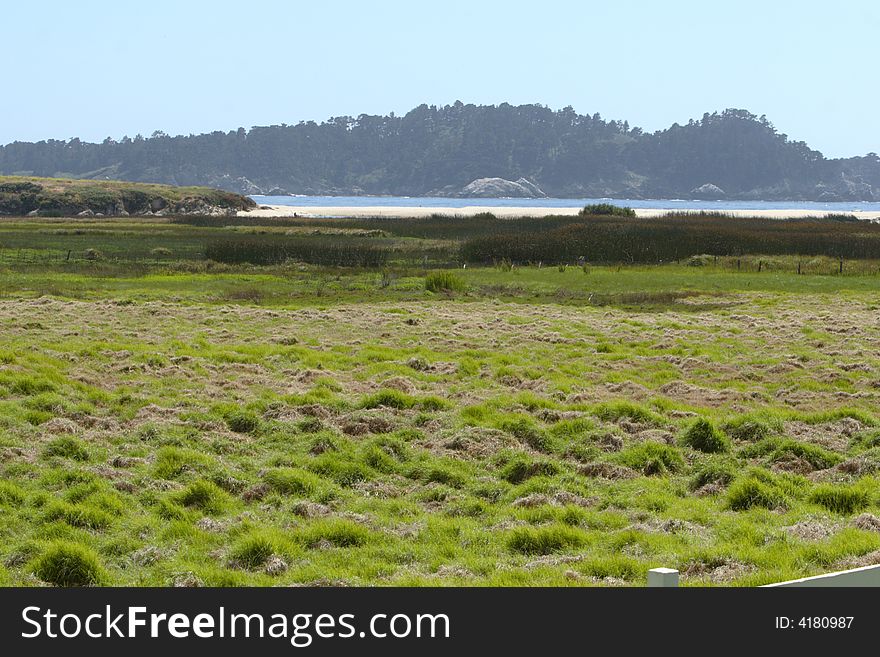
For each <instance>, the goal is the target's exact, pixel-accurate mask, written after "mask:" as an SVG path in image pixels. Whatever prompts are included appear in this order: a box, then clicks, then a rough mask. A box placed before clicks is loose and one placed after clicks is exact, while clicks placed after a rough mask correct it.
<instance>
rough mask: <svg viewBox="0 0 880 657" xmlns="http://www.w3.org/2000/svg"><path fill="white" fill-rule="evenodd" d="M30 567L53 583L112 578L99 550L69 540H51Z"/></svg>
mask: <svg viewBox="0 0 880 657" xmlns="http://www.w3.org/2000/svg"><path fill="white" fill-rule="evenodd" d="M31 571H32V572H33V573H34V575H36V576H37V577H38V578H40V579H41V580H42V581H44V582H46V583H48V584H52V585H53V586H65V587H67V586H100V585H104V584H107V583H108V581H109V578H108V576H107V573H106V572H105V570H104V568H103V566H102V565H101V561H100V560H99V559H98V555H97V554H95V553H94V552H93V551H92V550H90V549H89V548H87V547H85V546H84V545H79V544H78V543H69V542H66V541H56V542H53V543H50V544H49V546H48V547H47V548H46V550H45V551H44V552H43V554H41V555H40V556H39V557H38V558H37V559H36V561H34V563H33V565H32V567H31Z"/></svg>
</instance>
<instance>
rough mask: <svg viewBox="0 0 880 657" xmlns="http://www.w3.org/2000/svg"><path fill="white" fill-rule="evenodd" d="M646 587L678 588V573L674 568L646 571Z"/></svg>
mask: <svg viewBox="0 0 880 657" xmlns="http://www.w3.org/2000/svg"><path fill="white" fill-rule="evenodd" d="M648 586H650V587H662V588H676V587H677V586H678V571H677V570H675V569H674V568H652V569H651V570H649V571H648Z"/></svg>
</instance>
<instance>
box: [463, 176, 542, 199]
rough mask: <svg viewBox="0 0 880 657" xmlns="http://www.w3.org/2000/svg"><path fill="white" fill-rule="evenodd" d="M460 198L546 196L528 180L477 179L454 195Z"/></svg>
mask: <svg viewBox="0 0 880 657" xmlns="http://www.w3.org/2000/svg"><path fill="white" fill-rule="evenodd" d="M456 196H459V197H462V198H543V197H545V196H547V195H546V194H545V193H544V192H543V191H541V189H540V188H539V187H538V186H537V185H536V184H535V183H533V182H531V181H530V180H526V179H525V178H520V179H519V180H517V181H513V180H505V179H504V178H477V179H476V180H474V181H472V182H470V183H468V184H467V185H465V186H464V188H462V190H461V191H460V192H459V193H458V194H456Z"/></svg>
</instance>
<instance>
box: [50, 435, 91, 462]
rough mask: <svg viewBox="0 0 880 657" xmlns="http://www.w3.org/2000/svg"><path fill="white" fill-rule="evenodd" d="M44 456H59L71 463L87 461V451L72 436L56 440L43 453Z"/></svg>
mask: <svg viewBox="0 0 880 657" xmlns="http://www.w3.org/2000/svg"><path fill="white" fill-rule="evenodd" d="M43 454H44V455H45V456H60V457H61V458H66V459H70V460H71V461H88V460H89V450H88V449H86V446H85V445H83V444H82V443H81V442H80V441H79V440H77V439H76V438H73V437H72V436H62V437H61V438H56V439H55V440H53V441H52V442H50V443H49V444H48V445H46V449H45V450H44V451H43Z"/></svg>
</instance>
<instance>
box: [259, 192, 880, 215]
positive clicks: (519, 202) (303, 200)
mask: <svg viewBox="0 0 880 657" xmlns="http://www.w3.org/2000/svg"><path fill="white" fill-rule="evenodd" d="M251 198H253V199H254V200H255V201H256V202H257V203H259V204H260V205H294V206H302V207H323V206H332V207H346V208H363V207H391V208H394V207H429V208H463V207H466V206H474V205H478V206H486V207H492V208H509V207H515V208H582V207H584V206H585V205H589V204H592V203H612V204H614V205H619V206H626V207H631V208H657V209H661V210H698V209H704V208H705V209H710V210H717V211H719V212H724V211H727V210H807V211H817V212H843V213H846V212H853V211H856V210H862V211H866V212H880V202H844V203H818V202H813V201H696V200H683V199H672V200H669V199H638V200H636V199H632V200H629V199H608V198H536V199H531V198H443V197H433V196H252V197H251Z"/></svg>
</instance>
